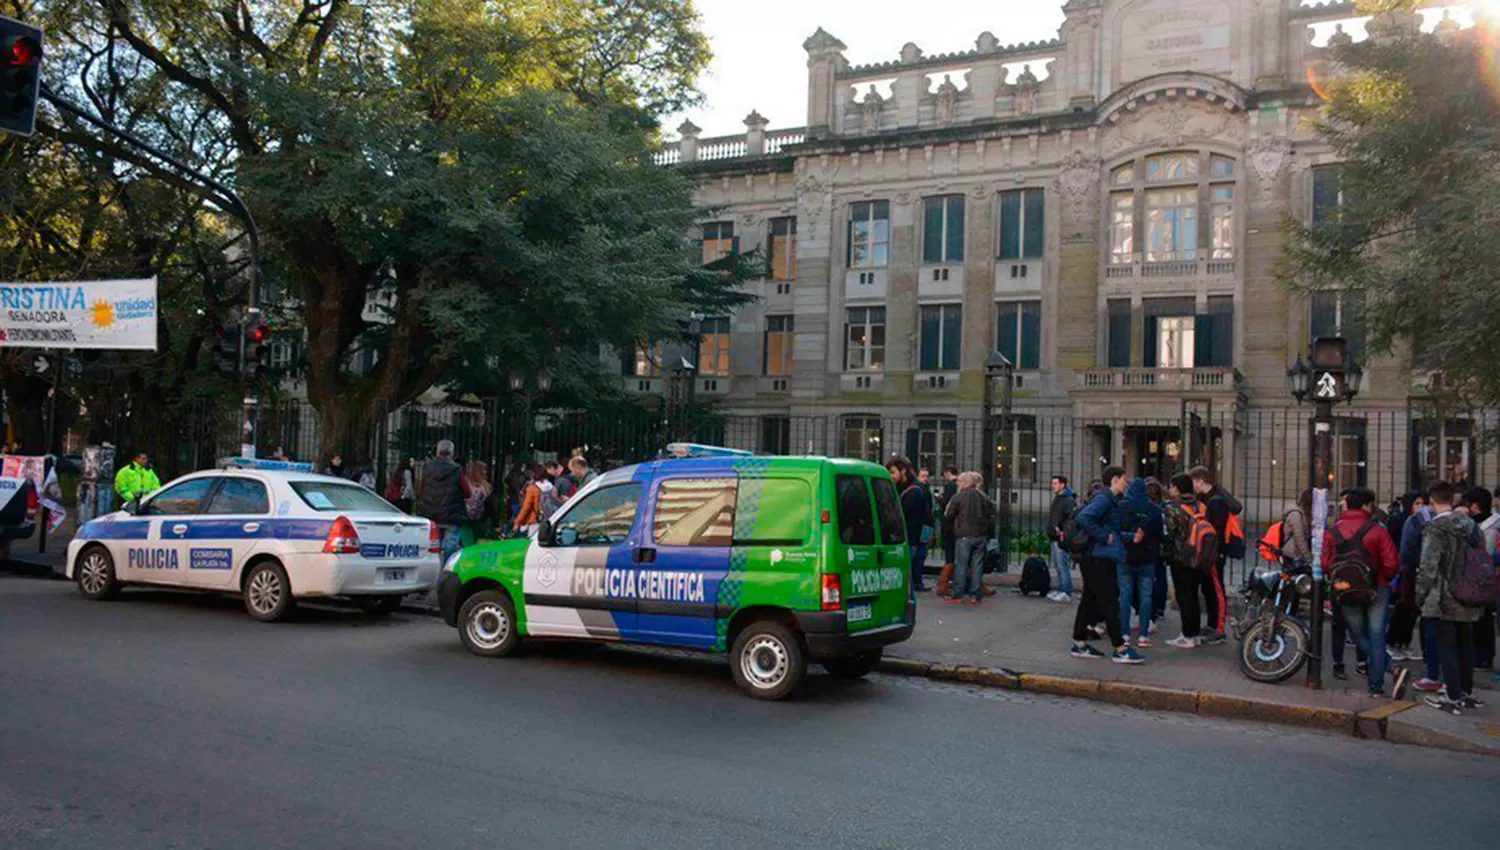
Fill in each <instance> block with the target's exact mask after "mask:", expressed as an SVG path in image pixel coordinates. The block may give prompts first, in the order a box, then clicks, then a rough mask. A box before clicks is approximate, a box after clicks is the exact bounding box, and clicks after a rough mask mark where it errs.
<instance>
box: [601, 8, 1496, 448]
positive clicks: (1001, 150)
mask: <svg viewBox="0 0 1500 850" xmlns="http://www.w3.org/2000/svg"><path fill="white" fill-rule="evenodd" d="M1064 12H1065V15H1066V20H1065V22H1064V23H1063V25H1062V27H1061V29H1060V31H1059V33H1058V37H1057V38H1056V39H1053V40H1050V41H1046V42H1034V43H1027V44H1015V45H1003V44H1002V42H1001V39H999V38H997V37H996V36H995V35H993V34H991V33H988V32H986V33H983V34H981V35H979V37H978V38H977V39H976V41H975V42H974V45H973V49H968V50H962V51H960V52H956V53H947V54H938V55H928V54H926V53H924V52H923V50H921V49H920V48H919V47H917V46H916V45H914V44H907V45H906V46H905V47H904V48H903V49H902V50H901V53H900V55H899V57H897V58H895V59H893V60H892V61H889V62H885V63H879V64H874V65H866V66H851V65H850V64H849V63H848V62H847V61H846V59H845V57H844V51H845V50H846V46H845V45H844V44H843V43H841V42H840V41H839V40H838V39H837V38H836V37H834V36H833V35H832V34H831V33H829V32H827V31H825V30H823V29H819V30H818V31H817V32H816V33H814V34H813V35H812V36H811V37H810V38H808V39H807V40H806V41H805V42H804V44H803V47H804V48H805V49H806V51H807V70H808V92H809V103H808V114H807V120H806V123H805V126H803V127H799V128H793V129H788V130H781V131H771V130H769V129H768V128H769V122H768V121H767V120H766V119H765V118H763V117H762V116H760V115H759V114H755V113H752V114H751V115H750V116H749V117H748V118H747V119H746V122H745V123H746V133H745V134H743V135H740V136H735V137H726V138H716V139H705V138H700V132H699V131H698V129H697V128H696V127H694V126H693V125H692V124H691V123H686V124H684V125H683V126H682V128H681V134H682V138H681V141H680V142H679V143H678V144H677V145H676V147H675V148H673V149H670V150H668V151H666V152H665V153H664V155H663V157H662V159H663V161H664V162H667V163H671V164H673V165H675V167H682V168H690V169H692V170H693V173H694V174H695V175H696V176H697V178H698V179H699V181H700V190H699V200H700V201H701V203H702V204H703V205H704V206H705V207H706V208H709V209H712V210H713V211H714V212H713V213H712V218H711V219H710V220H707V221H705V222H704V223H703V228H704V229H703V233H702V234H701V236H702V239H703V243H702V244H703V248H704V254H705V260H712V259H715V258H716V257H718V256H720V255H721V254H722V253H723V252H726V251H732V250H733V251H749V250H752V249H759V250H760V251H762V252H764V253H765V254H766V255H767V260H768V274H767V276H766V278H765V279H764V280H761V281H758V282H756V283H755V284H754V285H753V287H754V289H755V292H756V294H757V295H758V296H759V299H758V301H757V303H755V304H754V305H753V306H750V307H747V308H745V309H743V310H742V311H740V312H739V313H738V314H737V315H734V316H729V317H705V318H704V319H703V321H702V322H700V323H699V328H698V330H699V331H700V333H701V334H702V336H701V338H700V343H699V347H700V352H701V355H700V357H699V358H698V360H699V373H698V374H697V376H696V377H695V378H694V379H693V380H694V387H693V389H694V391H695V392H696V394H697V397H699V398H702V397H711V398H714V399H716V400H717V401H718V403H719V407H720V408H721V409H723V410H726V411H729V412H731V413H733V414H737V415H739V416H742V417H758V418H761V419H763V420H765V421H766V422H767V423H768V424H766V425H765V427H763V428H762V429H760V431H759V433H758V434H757V435H755V437H754V439H753V440H742V442H751V443H764V444H765V445H756V446H755V447H757V448H761V449H763V450H777V449H780V450H783V451H784V450H787V447H784V446H781V445H777V444H778V443H781V442H783V435H780V434H779V433H778V432H779V430H780V429H781V428H783V427H784V426H782V425H781V424H779V423H781V422H782V421H783V420H792V421H796V420H800V419H802V418H811V419H816V420H817V421H818V422H820V423H829V424H826V425H820V426H819V427H820V428H821V429H822V430H823V431H825V432H826V431H830V430H831V431H832V432H833V433H823V434H821V435H820V445H819V446H818V448H819V449H822V450H830V448H831V450H832V451H837V452H840V453H845V454H866V455H869V456H872V457H874V456H878V455H879V454H882V453H884V454H889V453H891V452H893V451H902V450H903V449H908V447H909V450H911V451H912V452H913V453H914V454H916V453H920V454H923V455H924V457H926V458H928V459H929V461H930V462H931V465H938V464H940V463H941V462H943V461H946V460H948V459H949V458H950V457H951V456H954V455H957V456H959V459H960V460H963V459H966V457H965V456H966V455H967V454H968V450H967V449H968V448H970V447H969V446H967V445H966V444H968V443H972V441H973V440H977V439H978V433H977V432H975V433H973V434H965V433H964V431H963V428H962V427H961V426H955V425H950V424H949V422H950V421H953V420H957V421H959V422H962V421H964V420H978V419H980V418H981V417H982V416H983V410H982V404H983V383H984V365H985V363H986V361H987V360H988V359H989V358H990V356H991V353H992V352H993V351H996V350H999V351H1001V352H1002V353H1003V354H1004V355H1005V356H1006V357H1007V358H1008V359H1009V360H1011V361H1012V362H1013V363H1015V365H1016V368H1017V373H1016V374H1017V385H1016V390H1015V408H1016V410H1018V411H1020V412H1022V413H1023V414H1025V416H1023V417H1022V418H1021V419H1020V420H1019V421H1020V422H1021V424H1020V425H1018V427H1021V428H1024V427H1033V428H1036V427H1037V426H1036V425H1035V423H1036V422H1037V421H1041V420H1045V419H1047V418H1048V417H1058V418H1065V419H1066V420H1067V421H1068V422H1070V423H1072V425H1070V428H1071V429H1072V430H1071V431H1070V436H1069V445H1070V449H1069V451H1071V452H1072V453H1073V454H1074V455H1079V454H1080V453H1081V454H1082V455H1083V456H1085V457H1087V458H1089V459H1090V460H1092V459H1095V458H1097V459H1101V460H1102V459H1104V458H1109V459H1114V460H1124V461H1126V462H1127V463H1128V464H1130V465H1132V466H1134V467H1135V468H1136V469H1137V470H1138V471H1152V472H1158V473H1165V472H1170V471H1172V470H1173V469H1174V468H1180V467H1181V466H1182V465H1184V464H1185V463H1186V462H1189V461H1201V460H1213V461H1215V462H1216V463H1217V465H1218V466H1219V467H1220V468H1221V469H1224V468H1225V467H1226V466H1228V465H1230V463H1231V462H1230V461H1229V460H1228V458H1231V457H1237V458H1239V459H1240V460H1239V461H1237V462H1238V463H1240V464H1242V465H1243V464H1249V465H1252V466H1253V465H1255V464H1257V463H1259V464H1261V465H1265V464H1267V463H1269V462H1270V461H1269V460H1268V459H1267V458H1268V456H1262V457H1260V458H1259V459H1257V457H1255V456H1254V452H1255V450H1254V449H1249V450H1247V449H1246V447H1245V445H1240V446H1236V445H1235V443H1236V441H1240V442H1242V443H1247V444H1248V441H1249V438H1250V433H1249V432H1251V431H1255V430H1256V429H1255V427H1254V426H1253V425H1247V424H1246V423H1247V422H1249V421H1250V420H1251V419H1252V418H1253V417H1252V414H1254V413H1255V412H1256V411H1265V410H1275V411H1286V410H1287V409H1288V408H1289V407H1291V406H1292V402H1291V399H1290V397H1289V396H1288V392H1287V388H1286V377H1285V376H1286V371H1287V368H1288V366H1289V365H1290V364H1291V362H1292V361H1293V360H1294V359H1295V358H1296V357H1297V355H1298V354H1299V353H1305V352H1306V350H1307V345H1308V342H1309V339H1310V338H1311V337H1313V336H1319V335H1334V334H1342V335H1344V336H1347V337H1350V338H1352V339H1354V340H1355V341H1356V342H1357V340H1358V337H1359V336H1360V332H1359V328H1358V326H1357V318H1356V317H1357V310H1356V309H1355V305H1352V304H1346V303H1343V302H1344V299H1343V298H1341V297H1340V296H1339V295H1338V294H1336V293H1327V294H1322V295H1319V296H1317V297H1315V298H1308V297H1305V296H1302V295H1297V294H1294V293H1292V292H1290V291H1289V290H1288V289H1287V288H1286V287H1284V286H1283V285H1282V284H1281V283H1279V282H1278V281H1277V280H1276V278H1275V267H1276V262H1277V258H1278V256H1279V253H1280V251H1281V247H1282V239H1283V237H1282V224H1283V220H1284V219H1285V218H1286V217H1292V218H1296V219H1299V220H1304V221H1306V220H1309V219H1311V218H1312V217H1314V216H1315V215H1323V214H1327V212H1328V210H1330V209H1333V208H1336V206H1337V203H1338V186H1337V170H1336V168H1333V167H1330V166H1333V165H1335V158H1334V156H1333V154H1332V152H1331V151H1330V150H1329V149H1328V148H1327V146H1325V145H1324V144H1323V143H1322V142H1321V141H1320V140H1319V139H1318V137H1317V135H1316V132H1315V130H1314V128H1313V121H1314V120H1315V118H1316V116H1317V111H1318V108H1319V105H1320V103H1321V99H1320V97H1319V95H1318V93H1317V88H1318V85H1319V82H1320V79H1324V78H1326V76H1327V75H1328V74H1332V73H1336V72H1337V69H1336V66H1334V64H1333V63H1332V62H1331V60H1330V57H1329V49H1328V43H1329V41H1330V40H1332V41H1333V42H1334V43H1337V42H1338V41H1340V40H1342V39H1346V38H1363V37H1366V36H1367V34H1368V35H1373V36H1375V37H1378V36H1379V35H1380V34H1381V33H1382V32H1391V31H1394V30H1396V29H1401V28H1407V29H1411V30H1417V29H1422V30H1425V31H1429V32H1432V31H1435V37H1452V36H1453V35H1454V34H1453V32H1452V31H1453V30H1454V29H1456V27H1457V23H1456V21H1455V20H1453V19H1450V18H1449V17H1448V13H1447V12H1446V11H1445V10H1444V9H1443V8H1442V7H1440V6H1439V7H1437V8H1435V9H1433V10H1429V11H1427V12H1424V13H1422V14H1421V15H1414V16H1411V17H1410V18H1406V17H1401V18H1388V19H1381V20H1373V21H1370V20H1366V19H1356V18H1354V9H1353V5H1352V4H1350V3H1331V4H1324V5H1313V6H1308V5H1304V4H1303V3H1302V2H1301V0H1068V2H1067V4H1066V6H1064ZM652 354H653V349H652V347H651V346H646V347H645V348H644V349H643V351H641V352H637V356H636V357H634V358H631V357H628V356H627V357H625V358H623V359H624V363H622V373H623V374H625V375H626V377H625V378H624V380H625V382H626V386H627V387H629V388H631V389H632V390H634V391H638V392H643V393H662V394H665V392H666V385H667V384H668V383H669V382H670V378H668V377H667V375H666V374H664V373H663V371H662V369H663V367H662V364H661V358H659V357H654V356H651V355H652ZM1365 366H1366V380H1365V387H1364V391H1363V392H1362V393H1361V395H1360V396H1359V398H1358V399H1357V400H1356V402H1355V404H1354V405H1352V406H1350V407H1346V408H1341V415H1344V416H1346V417H1358V416H1366V415H1367V414H1366V413H1362V412H1361V411H1368V412H1382V411H1384V412H1388V413H1389V414H1390V416H1389V417H1388V418H1390V419H1391V421H1392V422H1395V421H1397V419H1400V420H1401V421H1402V422H1403V427H1406V426H1407V425H1409V422H1407V421H1406V419H1405V416H1404V412H1405V411H1406V410H1407V409H1408V408H1409V402H1410V398H1411V396H1412V394H1413V384H1412V379H1411V376H1410V375H1409V374H1408V373H1406V372H1405V371H1404V370H1403V369H1402V368H1400V365H1399V363H1397V362H1394V361H1390V360H1384V359H1375V360H1373V361H1371V362H1366V363H1365ZM1028 417H1030V418H1028ZM1379 418H1380V417H1379V416H1375V417H1374V419H1379ZM1028 421H1029V422H1032V423H1033V424H1032V425H1031V426H1027V425H1026V424H1025V423H1027V422H1028ZM1194 421H1203V422H1209V423H1212V424H1211V425H1209V426H1207V427H1208V428H1209V430H1208V431H1207V432H1206V434H1205V438H1204V439H1203V440H1200V441H1199V442H1200V443H1201V445H1199V446H1197V447H1196V449H1195V448H1194V446H1193V445H1192V444H1193V439H1192V438H1191V436H1190V434H1189V432H1190V431H1191V426H1190V425H1189V423H1190V422H1194ZM1297 421H1300V420H1297ZM1372 421H1373V419H1372ZM1094 422H1098V423H1106V426H1101V427H1100V428H1096V429H1093V430H1088V429H1090V423H1094ZM1129 422H1135V423H1137V424H1136V425H1135V426H1133V427H1132V426H1130V425H1129V424H1128V423H1129ZM894 423H899V424H894ZM934 423H935V424H934ZM1108 423H1127V424H1108ZM893 427H895V428H897V429H898V430H901V431H904V432H905V433H906V441H905V444H904V445H903V442H902V440H901V437H900V435H893V434H892V433H891V431H892V428H893ZM1393 427H1394V426H1393ZM1079 429H1083V430H1084V431H1086V432H1087V434H1088V435H1089V436H1088V437H1087V439H1085V440H1083V448H1079V445H1080V441H1079V439H1078V433H1081V432H1080V431H1079ZM949 430H952V431H954V432H956V433H955V434H954V435H952V436H949V435H948V433H947V431H949ZM1039 430H1043V431H1045V429H1044V428H1043V429H1039ZM1260 430H1262V431H1263V430H1265V429H1264V428H1262V429H1260ZM1293 430H1296V429H1293ZM1360 430H1361V432H1360V442H1361V443H1366V444H1368V443H1370V442H1373V441H1377V440H1378V437H1376V436H1375V435H1371V434H1369V433H1368V432H1367V431H1365V430H1364V426H1363V425H1361V426H1360ZM1015 436H1016V439H1017V440H1018V443H1017V445H1018V446H1019V449H1020V452H1021V454H1023V455H1024V454H1028V452H1029V453H1030V454H1031V455H1034V456H1043V455H1046V454H1047V450H1046V446H1044V445H1039V443H1045V442H1046V438H1045V437H1038V436H1037V435H1036V434H1035V433H1033V434H1032V435H1031V437H1030V440H1029V441H1028V440H1027V437H1026V435H1023V434H1017V435H1015ZM790 442H792V443H798V442H801V440H800V438H796V437H792V438H791V439H790ZM1399 442H1400V444H1401V452H1402V454H1401V457H1400V458H1399V459H1394V458H1393V460H1392V462H1393V463H1396V464H1398V465H1410V462H1411V458H1409V457H1408V456H1407V454H1406V453H1407V452H1408V451H1410V452H1418V453H1419V452H1421V451H1423V450H1424V449H1422V448H1421V447H1420V446H1415V447H1414V446H1411V445H1409V444H1408V443H1407V441H1406V440H1405V438H1404V437H1403V438H1401V440H1400V441H1399ZM809 445H811V441H809ZM791 448H792V449H795V448H796V446H795V445H794V446H792V447H791ZM974 448H977V447H974ZM1194 451H1196V452H1197V454H1198V457H1196V458H1195V457H1194V456H1193V453H1194ZM1350 451H1351V452H1354V453H1356V454H1358V453H1360V452H1364V451H1365V449H1361V448H1359V447H1358V446H1357V445H1351V449H1350ZM1431 451H1434V452H1436V454H1437V455H1439V456H1443V455H1445V454H1451V453H1452V451H1453V450H1452V449H1450V448H1448V447H1447V446H1446V445H1445V444H1444V443H1443V442H1442V439H1441V435H1440V439H1439V442H1438V444H1437V445H1436V446H1435V447H1433V448H1432V449H1431ZM1463 451H1464V452H1467V451H1468V449H1467V448H1464V449H1463ZM975 455H976V456H977V450H976V451H975ZM1263 455H1264V453H1263ZM1048 462H1050V460H1043V463H1048ZM1350 463H1351V464H1353V465H1358V466H1360V467H1361V468H1363V465H1365V464H1366V460H1365V459H1364V458H1363V457H1362V456H1361V457H1358V458H1351V459H1350ZM1063 465H1064V466H1069V465H1071V466H1072V468H1074V469H1075V470H1077V469H1078V468H1079V466H1080V465H1079V464H1068V463H1066V462H1064V463H1063ZM1351 468H1353V467H1352V466H1351ZM1225 472H1226V473H1227V472H1228V470H1225ZM1361 474H1363V473H1361Z"/></svg>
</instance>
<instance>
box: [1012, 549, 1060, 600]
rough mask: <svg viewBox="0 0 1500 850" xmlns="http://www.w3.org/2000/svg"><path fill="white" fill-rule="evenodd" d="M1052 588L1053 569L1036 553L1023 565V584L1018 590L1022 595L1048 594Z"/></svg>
mask: <svg viewBox="0 0 1500 850" xmlns="http://www.w3.org/2000/svg"><path fill="white" fill-rule="evenodd" d="M1051 589H1052V570H1051V569H1049V568H1048V567H1047V562H1046V561H1044V560H1042V559H1041V558H1040V557H1038V556H1036V555H1032V556H1031V557H1030V558H1027V559H1026V563H1024V564H1022V565H1021V584H1020V586H1019V587H1018V588H1017V590H1020V591H1021V595H1022V596H1026V595H1028V594H1031V593H1035V594H1036V595H1037V596H1046V595H1047V592H1048V591H1050V590H1051Z"/></svg>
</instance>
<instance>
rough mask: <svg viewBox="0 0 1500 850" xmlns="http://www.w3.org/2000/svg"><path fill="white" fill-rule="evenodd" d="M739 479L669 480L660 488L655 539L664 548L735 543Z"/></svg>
mask: <svg viewBox="0 0 1500 850" xmlns="http://www.w3.org/2000/svg"><path fill="white" fill-rule="evenodd" d="M738 495H739V481H738V479H735V478H668V479H666V480H664V481H662V482H661V483H660V484H659V485H657V488H656V518H655V522H654V523H653V529H652V535H651V537H652V539H653V540H655V541H656V542H657V543H659V544H661V545H662V546H721V547H728V546H731V545H733V543H734V508H735V502H736V499H737V497H738Z"/></svg>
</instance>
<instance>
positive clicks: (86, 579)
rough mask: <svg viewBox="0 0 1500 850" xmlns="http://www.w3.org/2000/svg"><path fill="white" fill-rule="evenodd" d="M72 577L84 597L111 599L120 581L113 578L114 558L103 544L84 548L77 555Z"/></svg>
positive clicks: (117, 589) (118, 587)
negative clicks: (81, 552)
mask: <svg viewBox="0 0 1500 850" xmlns="http://www.w3.org/2000/svg"><path fill="white" fill-rule="evenodd" d="M74 577H75V578H76V579H77V581H78V592H79V593H82V594H83V596H84V598H85V599H95V600H98V599H112V598H114V597H115V595H117V594H118V593H119V592H120V582H119V581H118V580H117V579H116V578H115V559H114V558H111V557H110V556H109V551H108V550H106V549H105V548H104V547H103V546H95V547H93V548H92V549H85V550H84V552H83V554H81V555H79V556H78V566H77V569H76V571H75V573H74Z"/></svg>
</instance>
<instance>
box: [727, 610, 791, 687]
mask: <svg viewBox="0 0 1500 850" xmlns="http://www.w3.org/2000/svg"><path fill="white" fill-rule="evenodd" d="M729 669H730V671H731V672H733V674H734V683H735V684H736V685H739V686H740V690H742V691H744V692H745V693H746V694H748V695H750V696H752V697H755V698H756V699H786V698H787V697H788V696H791V694H792V691H794V690H796V689H797V685H799V684H801V682H802V677H803V676H806V675H807V657H806V654H805V653H804V652H803V651H802V641H800V640H798V639H797V636H796V635H795V634H793V632H792V630H791V629H789V628H787V627H786V626H785V625H784V624H782V623H778V622H776V621H774V620H762V621H761V622H758V623H751V624H750V625H749V626H746V627H745V630H744V631H742V632H740V634H739V637H736V638H735V639H734V649H733V651H732V652H731V654H730V659H729Z"/></svg>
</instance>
